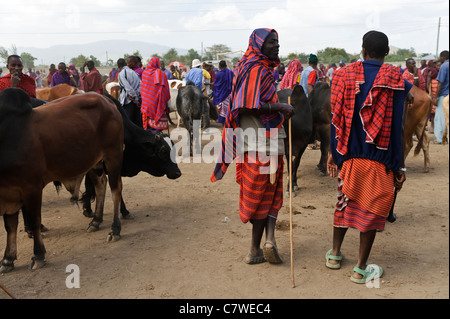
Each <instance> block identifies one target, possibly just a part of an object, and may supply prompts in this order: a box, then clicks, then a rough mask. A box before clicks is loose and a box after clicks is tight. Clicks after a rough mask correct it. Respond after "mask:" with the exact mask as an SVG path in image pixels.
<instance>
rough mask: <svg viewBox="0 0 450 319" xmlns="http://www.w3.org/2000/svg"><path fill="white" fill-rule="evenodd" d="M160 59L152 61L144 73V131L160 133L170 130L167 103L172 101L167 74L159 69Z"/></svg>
mask: <svg viewBox="0 0 450 319" xmlns="http://www.w3.org/2000/svg"><path fill="white" fill-rule="evenodd" d="M159 66H160V64H159V58H158V57H153V58H151V59H150V62H149V63H148V65H147V67H146V68H145V70H144V72H143V73H142V83H141V96H142V105H141V112H142V122H143V126H144V129H146V130H147V129H151V130H152V131H154V132H156V133H159V132H161V131H163V130H167V129H168V128H169V125H168V123H167V122H168V117H167V102H169V100H170V89H169V82H168V81H167V76H166V74H165V73H164V72H163V71H161V70H160V68H159Z"/></svg>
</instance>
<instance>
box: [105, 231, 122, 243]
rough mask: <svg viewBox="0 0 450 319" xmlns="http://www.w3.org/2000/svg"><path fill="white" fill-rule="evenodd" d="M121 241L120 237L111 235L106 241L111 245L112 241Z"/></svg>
mask: <svg viewBox="0 0 450 319" xmlns="http://www.w3.org/2000/svg"><path fill="white" fill-rule="evenodd" d="M119 239H120V235H117V234H113V233H109V234H108V237H107V238H106V241H107V242H108V243H109V242H111V241H118V240H119Z"/></svg>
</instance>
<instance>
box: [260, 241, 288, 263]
mask: <svg viewBox="0 0 450 319" xmlns="http://www.w3.org/2000/svg"><path fill="white" fill-rule="evenodd" d="M267 244H269V245H272V247H267V246H266V245H267ZM263 252H264V257H265V258H266V260H267V261H268V262H270V263H271V264H281V263H282V262H283V260H281V257H280V255H279V254H278V250H277V247H276V246H275V245H274V244H273V243H272V242H271V241H270V240H268V241H266V243H265V244H264V246H263Z"/></svg>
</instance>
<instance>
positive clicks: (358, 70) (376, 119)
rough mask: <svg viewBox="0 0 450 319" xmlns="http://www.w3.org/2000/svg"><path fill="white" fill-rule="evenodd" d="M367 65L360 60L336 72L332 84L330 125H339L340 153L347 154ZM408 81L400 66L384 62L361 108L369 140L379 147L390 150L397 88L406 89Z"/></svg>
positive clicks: (367, 141) (338, 150)
mask: <svg viewBox="0 0 450 319" xmlns="http://www.w3.org/2000/svg"><path fill="white" fill-rule="evenodd" d="M364 82H365V79H364V67H363V63H362V62H361V61H358V62H355V63H352V64H350V65H348V66H347V67H343V68H341V69H339V70H336V71H335V72H334V73H333V85H332V86H331V113H332V119H331V124H332V125H334V126H335V127H336V136H335V138H336V139H337V147H336V150H337V152H339V154H342V155H345V154H347V150H348V140H349V136H350V130H351V126H352V119H353V111H354V108H355V95H356V94H359V92H360V88H359V86H360V84H362V83H364ZM404 89H405V82H404V80H403V78H402V74H401V72H400V69H399V68H396V67H391V66H389V65H387V64H383V65H382V66H381V67H380V70H379V71H378V73H377V76H376V78H375V81H374V83H373V86H372V88H371V89H370V92H369V94H368V95H367V98H366V100H365V101H364V103H363V106H362V108H361V111H360V114H359V116H360V119H361V121H362V124H363V129H364V131H365V132H366V134H367V136H366V143H372V144H375V145H376V146H377V148H379V149H384V150H386V149H388V146H389V139H390V135H391V122H392V112H393V97H394V90H404Z"/></svg>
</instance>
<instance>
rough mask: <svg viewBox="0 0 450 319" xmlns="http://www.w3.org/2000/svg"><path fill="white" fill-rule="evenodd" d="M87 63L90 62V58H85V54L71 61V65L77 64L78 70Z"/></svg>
mask: <svg viewBox="0 0 450 319" xmlns="http://www.w3.org/2000/svg"><path fill="white" fill-rule="evenodd" d="M86 61H89V58H88V57H87V56H84V55H83V54H80V55H79V56H77V57H74V58H72V59H70V63H73V64H75V66H76V67H77V68H81V67H82V66H83V64H84V62H86Z"/></svg>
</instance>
